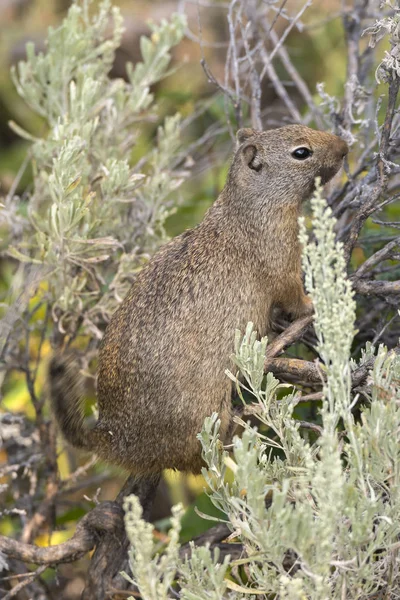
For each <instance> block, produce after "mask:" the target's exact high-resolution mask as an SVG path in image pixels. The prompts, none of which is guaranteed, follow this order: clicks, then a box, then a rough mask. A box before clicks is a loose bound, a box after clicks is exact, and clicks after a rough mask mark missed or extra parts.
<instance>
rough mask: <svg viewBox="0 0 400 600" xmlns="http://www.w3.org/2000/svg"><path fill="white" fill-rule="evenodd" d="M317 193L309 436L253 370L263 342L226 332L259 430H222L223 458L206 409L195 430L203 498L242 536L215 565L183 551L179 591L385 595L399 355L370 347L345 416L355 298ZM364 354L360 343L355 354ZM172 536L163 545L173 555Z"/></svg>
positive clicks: (399, 469) (396, 525)
mask: <svg viewBox="0 0 400 600" xmlns="http://www.w3.org/2000/svg"><path fill="white" fill-rule="evenodd" d="M321 194H322V192H321V188H320V186H319V185H317V188H316V192H315V195H314V198H313V200H312V208H313V214H314V238H313V240H314V241H308V239H307V235H306V232H305V229H304V222H301V233H300V238H301V241H302V243H303V245H304V251H303V265H304V269H305V274H306V287H307V289H308V292H309V294H310V295H311V297H312V300H313V303H314V306H315V329H316V332H317V337H318V350H319V352H320V354H321V357H323V359H324V362H325V366H324V370H325V372H326V383H325V386H324V392H323V396H324V397H323V400H322V408H321V418H322V427H321V429H320V436H319V438H318V440H317V441H316V442H315V443H313V444H311V443H310V442H309V441H307V439H305V438H304V437H303V436H302V435H301V433H300V423H299V422H298V421H296V420H295V419H294V417H293V410H294V407H295V405H296V402H297V396H296V393H294V392H292V393H289V394H288V395H286V396H284V397H283V398H282V400H280V401H278V399H277V391H278V389H279V388H280V387H282V386H281V385H280V384H279V382H278V381H277V380H276V379H275V378H274V377H273V376H272V374H268V375H267V376H266V377H265V378H264V377H263V362H264V356H265V350H266V345H267V340H266V339H265V338H264V339H262V340H261V341H260V340H257V336H256V333H255V332H254V331H253V327H252V324H249V325H248V327H247V330H246V332H245V335H244V337H242V336H241V335H240V334H239V333H237V336H236V341H235V355H234V356H233V362H234V364H235V366H236V367H237V369H238V372H239V374H240V379H238V378H237V377H236V376H234V375H233V374H232V373H230V372H229V373H228V376H229V377H230V378H232V379H234V380H235V381H236V382H237V385H238V386H240V387H241V388H245V389H247V390H248V391H249V392H251V393H252V395H253V397H254V406H253V408H254V411H253V412H254V414H256V416H257V418H258V420H259V421H260V423H262V424H264V425H266V426H267V427H268V429H267V433H262V432H264V431H265V429H262V432H261V431H259V430H258V429H257V428H255V427H253V426H252V425H250V424H249V423H248V422H246V421H244V420H240V423H241V425H242V427H243V429H244V431H243V434H242V436H241V437H240V438H239V437H235V438H234V441H233V448H232V454H231V455H229V454H228V453H227V451H226V450H225V449H224V448H223V446H222V445H221V443H220V441H219V436H218V430H219V420H218V416H217V415H216V414H214V415H212V416H211V417H210V418H208V419H207V420H206V422H205V424H204V427H203V430H202V432H201V433H200V434H199V440H200V442H201V445H202V448H203V457H204V460H205V462H206V464H207V466H208V469H204V472H203V474H204V477H205V478H206V481H207V483H208V485H209V488H210V498H211V500H212V502H213V503H214V504H215V506H217V507H218V508H219V509H221V510H222V511H223V512H224V513H225V514H226V515H227V519H228V520H227V522H228V525H229V527H230V529H231V531H232V536H231V537H232V538H233V539H234V540H235V541H240V542H241V543H242V544H243V546H244V549H245V552H246V555H247V558H246V559H242V560H237V561H229V563H228V562H227V560H226V559H225V561H223V563H222V565H219V566H218V565H217V564H216V562H215V556H214V557H212V556H211V554H210V550H209V549H208V548H205V549H194V548H192V551H193V552H194V554H193V555H192V558H191V559H190V560H186V562H185V563H182V559H178V560H177V562H176V564H175V570H176V573H177V575H176V577H177V579H178V583H179V585H180V586H182V592H181V597H182V598H218V599H223V598H235V599H237V600H239V598H243V597H248V596H247V594H252V593H253V594H257V596H256V597H260V596H261V597H276V598H279V599H286V600H289V599H290V600H304V599H305V598H307V599H309V600H321V598H329V599H337V600H339V599H342V598H359V599H362V598H370V597H372V594H374V593H377V592H378V591H380V592H382V593H384V594H385V595H384V597H385V598H388V599H389V598H395V597H397V596H396V594H397V592H396V590H397V589H398V586H399V582H400V573H399V568H398V562H397V559H396V554H397V551H398V539H399V536H400V519H399V516H400V515H399V512H400V498H399V489H400V488H399V483H400V479H399V476H400V443H399V442H400V437H399V432H400V408H399V400H400V357H399V356H398V355H396V354H395V353H393V352H388V351H387V349H386V348H384V347H383V346H381V347H379V349H378V354H377V360H376V361H375V366H374V369H373V371H372V372H371V374H370V379H371V384H370V387H369V390H370V397H369V398H368V400H369V401H368V403H367V404H366V406H364V407H363V408H362V413H361V422H357V423H356V422H355V419H354V416H353V414H352V408H353V406H352V403H351V401H350V372H351V369H352V368H354V364H353V363H351V361H350V346H351V342H352V339H353V336H354V333H355V332H354V318H355V303H354V300H353V295H352V292H351V289H350V286H349V283H348V280H347V279H346V275H345V262H344V258H343V249H342V246H341V244H340V243H337V242H336V241H335V236H334V225H335V220H334V218H333V216H332V212H331V210H330V209H329V208H328V207H327V206H326V203H325V201H324V200H323V198H322V195H321ZM372 352H373V349H372V348H371V347H370V346H369V347H368V348H367V349H366V351H365V352H364V354H363V357H362V359H361V361H360V362H361V363H363V362H365V360H366V359H367V358H368V357H369V356H370V355H371V354H372ZM343 429H344V431H343ZM276 449H279V453H278V455H276V453H275V450H276ZM273 451H274V454H272V452H273ZM228 470H229V471H230V472H231V475H232V477H231V478H230V481H231V483H228V480H227V478H226V473H227V471H228ZM135 514H136V519H138V515H137V513H135ZM128 518H129V517H128ZM140 523H141V522H140V520H137V521H136V525H135V527H136V528H138V527H139V526H143V525H139V524H140ZM175 526H176V527H177V525H175ZM175 539H176V535H175V536H173V537H171V543H173V544H174V554H175V556H178V554H177V550H176V547H175ZM131 540H132V537H131ZM172 540H174V541H172ZM132 543H133V544H134V546H135V548H138V546H139V544H140V542H139V541H138V538H136V541H132ZM153 552H154V548H153ZM169 552H171V550H169ZM169 555H170V554H169ZM148 559H149V556H148ZM153 560H155V559H153ZM159 560H160V559H159V558H157V561H159ZM158 564H159V562H158ZM138 565H139V563H138V562H136V564H132V565H131V568H132V569H133V570H134V572H135V576H134V580H135V582H136V584H137V585H138V588H139V591H140V593H141V594H142V596H143V598H144V599H147V598H150V597H152V596H149V595H147V593H146V591H145V589H144V588H143V587H142V586H141V585H140V566H138ZM169 565H170V563H169ZM244 566H245V569H243V570H241V567H244ZM159 576H160V575H159V572H158V577H159ZM224 586H226V587H224ZM188 590H190V594H191V595H188ZM243 594H246V596H244V595H243ZM167 597H168V598H172V597H173V595H172V594H171V593H170V595H169V596H167Z"/></svg>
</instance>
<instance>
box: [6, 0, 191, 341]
mask: <svg viewBox="0 0 400 600" xmlns="http://www.w3.org/2000/svg"><path fill="white" fill-rule="evenodd" d="M90 4H91V2H90V1H88V0H82V1H76V2H74V3H73V4H72V6H71V8H70V9H69V11H68V15H67V17H66V18H65V19H64V21H63V22H62V24H61V25H60V26H59V27H58V28H56V29H52V28H50V29H49V33H48V39H47V48H46V51H45V52H43V53H42V52H39V53H38V54H35V51H34V47H33V44H28V45H27V60H26V61H24V62H20V63H19V64H18V66H17V68H15V69H13V80H14V82H15V85H16V87H17V90H18V92H19V94H20V95H21V96H22V97H23V98H24V99H25V101H26V102H27V103H28V104H29V106H30V107H31V108H32V109H33V110H34V111H35V112H36V113H38V114H39V115H41V116H42V117H43V118H44V119H45V121H46V122H47V127H48V128H47V132H46V134H45V136H44V137H43V138H40V139H38V138H33V137H32V136H31V135H30V134H29V133H28V132H25V131H24V130H22V129H21V128H20V127H18V126H16V125H15V124H14V125H13V126H14V129H15V130H16V131H17V132H18V133H19V134H20V135H21V136H23V137H25V138H27V139H29V140H30V141H31V142H32V146H31V156H32V169H33V190H32V192H31V193H30V194H28V195H27V197H26V198H24V201H21V200H19V199H17V198H12V197H7V198H6V199H5V201H4V203H3V204H4V206H3V208H2V209H1V212H0V231H1V233H2V237H3V238H4V239H3V245H4V247H6V246H10V247H9V249H8V253H9V255H10V256H12V257H13V258H15V259H17V260H19V261H20V262H21V263H30V264H35V265H38V266H39V265H40V266H41V268H42V269H43V273H44V274H45V275H46V279H47V280H48V281H49V289H48V290H47V301H48V302H49V303H50V305H51V310H52V314H53V315H54V316H55V317H56V320H57V321H58V323H59V326H60V331H63V332H65V331H67V332H73V331H74V330H75V328H76V325H77V322H78V321H79V320H80V319H81V318H82V315H84V319H83V321H84V329H86V331H87V332H90V333H91V335H94V336H95V337H100V332H99V330H98V327H99V326H101V324H102V323H103V322H104V320H105V321H107V320H108V318H109V316H110V315H111V313H112V312H113V310H114V309H115V307H116V305H117V303H118V302H119V301H120V299H121V298H122V297H124V296H125V295H126V292H127V290H128V288H129V286H130V284H131V278H132V275H133V274H134V272H135V270H137V269H138V268H139V266H140V265H141V263H142V262H143V260H145V259H146V257H147V256H148V255H149V254H151V253H153V252H154V250H155V249H156V248H157V246H158V245H159V243H160V242H161V241H163V240H164V239H165V233H164V227H163V225H164V222H165V219H166V218H167V216H168V215H169V213H170V211H171V209H172V208H173V202H172V200H171V192H173V191H175V190H176V189H177V188H178V187H179V185H180V184H181V182H182V180H183V178H184V176H185V172H182V171H180V172H179V174H178V173H176V172H175V170H174V169H175V163H176V162H177V153H178V151H179V149H180V140H179V134H180V117H179V115H174V116H170V117H166V118H165V121H164V123H161V124H160V126H159V129H158V137H157V141H156V143H155V147H154V149H153V150H152V151H151V152H150V153H149V155H148V156H145V157H142V158H141V161H140V167H139V166H134V165H133V166H132V164H130V160H129V156H130V151H131V149H132V147H133V146H134V145H135V143H136V141H137V139H138V136H139V135H140V133H141V131H142V125H141V123H143V122H145V121H146V120H148V119H149V118H150V117H151V118H152V119H154V118H156V117H157V112H156V111H157V107H156V105H155V104H154V97H153V94H152V93H150V86H151V85H153V84H154V83H156V82H157V81H159V80H160V79H161V78H162V77H164V76H165V75H166V73H167V68H168V64H169V62H170V58H171V55H170V50H171V48H172V47H173V46H174V45H176V44H177V43H178V42H179V41H180V40H181V38H182V36H183V33H184V27H185V21H184V18H183V17H182V16H179V15H173V16H172V18H171V20H170V21H162V22H161V24H160V25H151V29H152V35H151V38H142V40H141V49H142V53H143V62H140V63H138V64H136V65H135V66H134V65H129V67H128V81H124V80H122V79H117V80H112V79H110V77H109V74H108V73H109V70H110V68H111V66H112V63H113V60H114V55H115V51H116V49H117V48H118V46H119V44H120V41H121V35H122V32H123V27H122V17H121V14H120V11H119V9H118V8H117V7H113V6H112V5H111V2H110V0H103V1H102V2H101V3H100V5H99V8H98V12H96V13H95V14H93V15H92V11H91V10H90V8H91V7H90ZM15 220H17V221H19V222H20V224H21V230H20V232H19V235H18V236H16V235H15V231H14V229H13V227H12V225H10V224H12V223H13V222H15ZM121 224H122V226H121Z"/></svg>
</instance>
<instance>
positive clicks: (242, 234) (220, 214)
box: [50, 125, 347, 475]
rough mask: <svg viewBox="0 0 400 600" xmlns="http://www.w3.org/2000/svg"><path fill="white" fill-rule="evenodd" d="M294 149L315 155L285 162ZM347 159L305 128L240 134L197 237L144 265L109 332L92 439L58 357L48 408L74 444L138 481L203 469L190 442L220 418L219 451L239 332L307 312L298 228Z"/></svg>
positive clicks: (333, 141)
mask: <svg viewBox="0 0 400 600" xmlns="http://www.w3.org/2000/svg"><path fill="white" fill-rule="evenodd" d="M300 146H307V147H309V148H310V149H311V150H312V152H313V155H312V156H311V157H310V158H308V159H306V160H304V161H299V160H296V159H295V158H293V157H292V155H291V152H292V151H293V149H294V148H296V147H300ZM346 153H347V145H346V143H345V142H344V141H343V140H341V139H340V138H338V137H336V136H333V135H331V134H328V133H323V132H318V131H314V130H311V129H309V128H307V127H304V126H301V125H290V126H287V127H282V128H280V129H275V130H271V131H265V132H256V131H254V130H248V129H246V130H241V131H240V132H239V133H238V149H237V151H236V153H235V155H234V157H233V161H232V165H231V168H230V171H229V175H228V179H227V183H226V186H225V188H224V189H223V191H222V192H221V194H220V196H219V198H218V199H217V201H216V202H215V203H214V205H213V206H212V207H211V208H210V209H209V211H208V212H207V214H206V215H205V217H204V219H203V221H202V222H201V223H200V224H199V225H198V226H197V227H195V228H194V229H192V230H189V231H186V232H185V233H183V234H182V235H180V236H178V237H176V238H175V239H173V240H172V241H170V242H169V243H168V244H166V245H165V246H164V247H163V248H161V250H160V251H159V252H158V253H157V254H156V255H155V256H154V257H153V258H152V260H151V261H150V263H149V264H148V265H147V266H146V267H145V268H144V269H143V270H142V271H141V272H140V273H139V275H138V276H137V278H136V280H135V282H134V284H133V286H132V288H131V290H130V292H129V294H128V295H127V297H126V298H125V300H124V301H123V302H122V304H121V306H120V308H119V309H118V310H117V311H116V313H115V314H114V316H113V318H112V320H111V322H110V324H109V325H108V327H107V330H106V333H105V335H104V339H103V341H102V345H101V349H100V357H99V372H98V408H99V420H98V422H97V424H96V426H95V427H94V429H91V430H89V429H86V428H85V427H84V424H83V418H82V416H81V413H80V412H79V404H80V398H79V393H78V392H79V390H78V388H79V386H77V385H75V384H74V383H73V380H74V377H76V375H74V367H73V365H72V366H71V365H69V366H68V365H67V367H66V368H65V369H63V368H62V367H61V368H60V357H56V358H55V359H54V360H53V363H52V367H51V369H50V384H51V395H52V398H53V405H54V408H55V413H56V416H57V419H58V421H59V424H60V427H61V430H62V432H63V434H64V436H65V437H66V438H67V439H68V440H69V441H71V443H73V444H75V445H76V446H78V447H82V448H86V449H92V450H93V451H96V452H97V453H98V454H99V455H100V456H102V457H103V458H105V459H107V460H109V461H111V462H115V463H117V464H120V465H122V466H124V467H126V468H127V469H128V470H129V471H130V472H132V473H136V474H139V475H145V474H150V473H157V472H160V471H161V470H162V469H164V468H175V469H179V470H184V471H193V472H198V471H199V470H200V468H201V466H202V463H201V457H200V444H199V442H198V441H197V439H196V434H197V433H198V432H199V431H200V429H201V427H202V424H203V421H204V418H205V417H206V416H208V415H210V414H211V413H212V412H214V411H216V412H218V413H219V417H220V419H221V438H222V439H223V440H224V438H225V436H226V434H227V431H228V428H229V425H230V421H231V396H232V383H231V382H230V380H229V379H228V378H227V377H226V376H225V374H224V371H225V369H226V368H227V367H229V366H230V359H229V356H230V354H231V353H232V351H233V339H234V331H235V329H236V328H239V329H241V330H244V328H245V326H246V324H247V322H248V321H253V323H254V324H255V328H256V329H257V330H258V332H259V334H260V335H264V334H266V333H267V332H268V328H269V322H270V315H271V310H272V309H273V308H274V307H276V306H279V307H281V308H282V309H283V310H285V311H286V312H287V313H290V314H291V315H292V316H293V317H299V316H301V315H304V314H309V313H310V311H311V306H310V301H309V299H308V298H307V297H306V296H305V294H304V291H303V286H302V282H301V263H300V256H301V251H300V247H299V242H298V238H297V236H298V222H297V220H298V216H299V212H300V207H301V204H302V202H303V201H304V200H305V199H307V198H308V197H309V196H310V194H311V192H312V189H313V186H314V180H315V177H316V176H317V175H319V176H321V178H322V181H323V182H324V183H325V182H327V181H328V180H329V179H331V178H332V177H333V176H334V175H335V173H336V172H337V171H338V170H339V168H340V166H341V164H342V158H343V156H344V155H345V154H346ZM255 169H258V170H255ZM57 373H58V375H57ZM63 378H64V379H63ZM63 382H64V383H65V384H66V385H63ZM74 415H76V416H74Z"/></svg>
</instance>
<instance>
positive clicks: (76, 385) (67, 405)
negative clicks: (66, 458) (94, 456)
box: [48, 353, 109, 452]
mask: <svg viewBox="0 0 400 600" xmlns="http://www.w3.org/2000/svg"><path fill="white" fill-rule="evenodd" d="M48 382H49V392H50V400H51V406H52V409H53V413H54V415H55V417H56V419H57V422H58V425H59V427H60V429H61V433H62V434H63V436H64V437H65V439H66V440H67V441H68V442H70V443H71V444H72V445H73V446H75V447H76V448H81V449H82V450H87V451H93V452H97V451H98V450H99V448H101V447H103V448H104V447H105V446H108V444H109V438H108V436H107V435H106V432H103V431H101V430H99V429H97V428H94V429H91V428H89V427H86V426H85V424H84V414H83V406H82V397H83V382H82V377H81V376H80V374H79V365H78V362H77V360H76V359H75V358H74V356H73V355H72V354H61V353H56V354H54V355H53V356H52V358H51V360H50V364H49V370H48ZM104 449H105V448H104Z"/></svg>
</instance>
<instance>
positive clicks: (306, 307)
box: [291, 296, 314, 319]
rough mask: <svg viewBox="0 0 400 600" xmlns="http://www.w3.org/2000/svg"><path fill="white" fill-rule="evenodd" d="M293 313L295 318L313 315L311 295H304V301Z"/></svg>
mask: <svg viewBox="0 0 400 600" xmlns="http://www.w3.org/2000/svg"><path fill="white" fill-rule="evenodd" d="M291 314H292V317H293V318H294V319H300V318H301V317H309V316H311V315H313V314H314V305H313V303H312V300H311V298H310V296H304V298H303V302H302V303H301V304H299V305H298V306H297V307H296V309H295V310H294V311H292V313H291Z"/></svg>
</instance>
